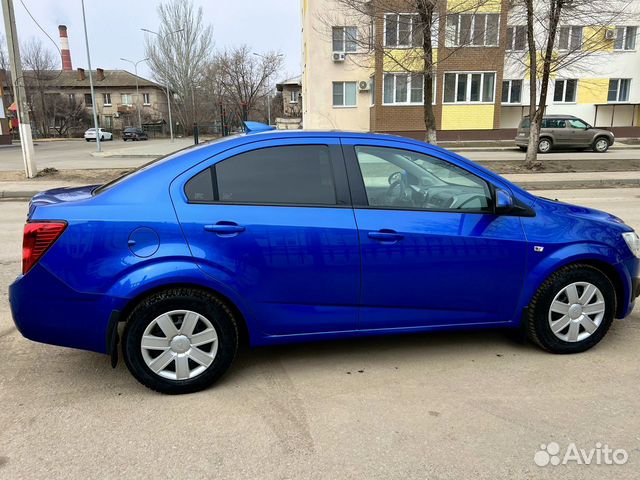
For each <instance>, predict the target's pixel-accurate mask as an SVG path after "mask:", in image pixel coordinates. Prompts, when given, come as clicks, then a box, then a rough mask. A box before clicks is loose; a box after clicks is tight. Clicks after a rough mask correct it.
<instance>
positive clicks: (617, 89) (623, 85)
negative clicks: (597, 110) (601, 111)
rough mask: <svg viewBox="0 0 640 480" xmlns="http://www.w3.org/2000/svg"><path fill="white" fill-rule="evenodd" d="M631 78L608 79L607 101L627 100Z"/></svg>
mask: <svg viewBox="0 0 640 480" xmlns="http://www.w3.org/2000/svg"><path fill="white" fill-rule="evenodd" d="M630 85H631V79H629V78H612V79H610V80H609V94H608V95H607V102H628V101H629V86H630Z"/></svg>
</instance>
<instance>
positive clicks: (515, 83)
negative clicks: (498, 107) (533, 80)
mask: <svg viewBox="0 0 640 480" xmlns="http://www.w3.org/2000/svg"><path fill="white" fill-rule="evenodd" d="M521 96H522V80H503V82H502V103H521V101H522V99H521Z"/></svg>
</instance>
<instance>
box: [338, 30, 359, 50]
mask: <svg viewBox="0 0 640 480" xmlns="http://www.w3.org/2000/svg"><path fill="white" fill-rule="evenodd" d="M332 38H333V51H334V52H355V51H356V50H357V49H358V46H357V43H356V41H357V39H358V29H357V28H356V27H333V29H332Z"/></svg>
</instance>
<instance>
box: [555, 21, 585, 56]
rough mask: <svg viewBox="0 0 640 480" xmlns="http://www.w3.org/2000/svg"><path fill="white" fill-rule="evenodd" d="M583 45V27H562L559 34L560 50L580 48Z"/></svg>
mask: <svg viewBox="0 0 640 480" xmlns="http://www.w3.org/2000/svg"><path fill="white" fill-rule="evenodd" d="M581 46H582V27H576V26H575V25H574V26H571V27H560V33H559V34H558V49H559V50H580V47H581Z"/></svg>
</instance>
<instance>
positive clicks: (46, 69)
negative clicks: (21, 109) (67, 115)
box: [20, 38, 59, 136]
mask: <svg viewBox="0 0 640 480" xmlns="http://www.w3.org/2000/svg"><path fill="white" fill-rule="evenodd" d="M20 48H21V51H22V68H23V75H24V77H25V78H24V81H25V86H26V90H27V102H28V103H29V107H30V108H31V111H32V113H33V120H34V122H35V124H36V127H37V130H38V132H39V133H40V135H41V136H47V135H48V134H49V125H50V123H51V120H52V119H51V118H49V116H48V112H49V110H50V109H49V105H48V103H49V101H48V100H49V99H48V97H49V96H48V95H47V92H46V89H47V83H48V82H49V81H51V80H52V79H54V78H55V77H56V76H57V75H59V72H56V71H55V70H56V68H57V64H58V61H57V56H56V55H55V54H54V53H53V51H51V50H50V49H48V48H47V47H45V46H44V44H43V43H42V41H41V40H40V39H37V38H32V39H30V40H28V41H27V42H26V43H25V44H23V45H22V46H21V47H20Z"/></svg>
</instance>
